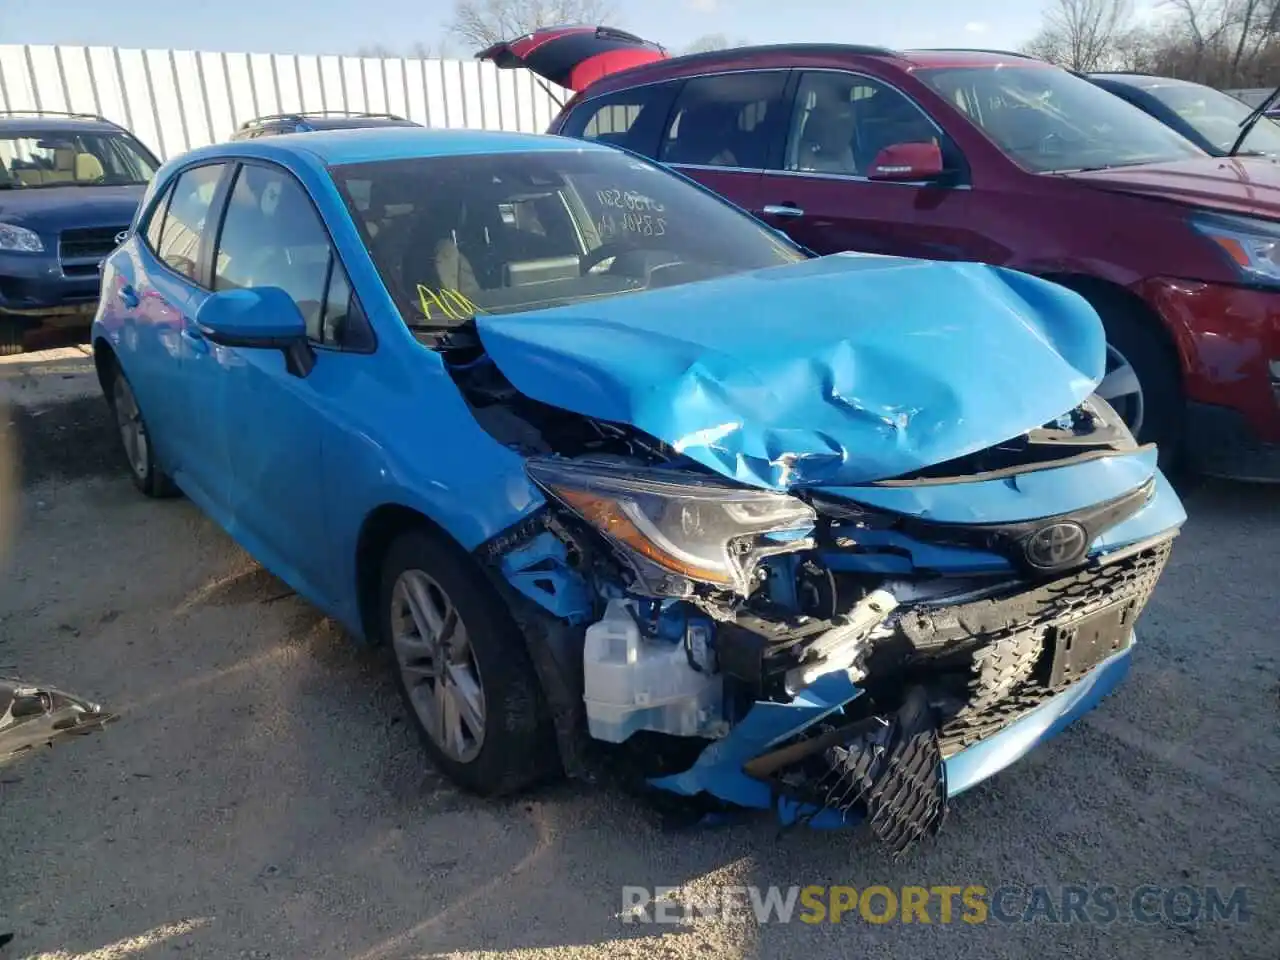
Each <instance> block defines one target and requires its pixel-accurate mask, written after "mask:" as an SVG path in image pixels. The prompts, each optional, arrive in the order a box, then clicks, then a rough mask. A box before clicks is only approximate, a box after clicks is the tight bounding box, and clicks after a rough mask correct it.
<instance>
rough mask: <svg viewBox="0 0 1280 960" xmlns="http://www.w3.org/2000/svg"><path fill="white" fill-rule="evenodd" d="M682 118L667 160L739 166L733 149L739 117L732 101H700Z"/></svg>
mask: <svg viewBox="0 0 1280 960" xmlns="http://www.w3.org/2000/svg"><path fill="white" fill-rule="evenodd" d="M679 122H680V126H679V135H678V136H677V137H676V139H675V140H672V141H669V142H668V145H667V150H666V153H665V154H664V155H663V157H662V160H663V162H664V163H688V164H698V165H703V166H716V167H720V166H724V167H734V166H737V164H738V161H737V157H736V155H735V153H734V149H733V148H734V140H735V139H736V135H737V118H736V117H735V115H734V108H733V106H732V105H730V104H723V103H703V104H698V105H697V106H693V107H690V108H689V109H687V110H685V112H684V113H683V114H682V115H681V116H680V120H679Z"/></svg>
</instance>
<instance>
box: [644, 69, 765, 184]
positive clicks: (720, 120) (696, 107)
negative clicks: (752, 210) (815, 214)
mask: <svg viewBox="0 0 1280 960" xmlns="http://www.w3.org/2000/svg"><path fill="white" fill-rule="evenodd" d="M786 85H787V73H786V71H785V70H768V71H750V72H746V73H728V74H722V75H720V76H714V77H698V78H696V79H693V80H690V81H688V82H687V83H686V84H685V85H684V88H683V89H682V90H681V91H680V96H679V98H678V99H677V100H676V104H675V108H674V111H673V113H672V115H671V121H670V123H668V125H667V130H666V136H664V137H663V140H662V148H661V151H660V152H659V154H658V158H659V159H660V160H661V161H662V162H663V163H677V164H687V165H690V166H704V167H742V168H746V169H749V170H759V169H762V168H764V167H765V166H767V165H768V162H769V147H770V145H771V144H772V143H773V142H774V141H775V140H776V139H779V138H780V137H781V133H780V132H779V130H780V128H781V126H782V125H783V124H784V123H785V120H784V118H783V117H782V114H783V112H784V109H783V102H784V100H783V91H784V90H785V88H786Z"/></svg>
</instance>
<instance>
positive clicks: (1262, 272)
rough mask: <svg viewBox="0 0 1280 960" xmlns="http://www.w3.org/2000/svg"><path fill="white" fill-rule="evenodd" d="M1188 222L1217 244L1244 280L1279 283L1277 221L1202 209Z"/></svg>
mask: <svg viewBox="0 0 1280 960" xmlns="http://www.w3.org/2000/svg"><path fill="white" fill-rule="evenodd" d="M1191 225H1192V226H1193V227H1195V229H1196V230H1198V231H1199V232H1200V233H1202V234H1203V235H1204V236H1206V237H1208V238H1209V239H1210V240H1212V241H1213V242H1214V243H1216V244H1217V245H1218V246H1219V247H1221V248H1222V251H1223V252H1224V253H1225V254H1226V255H1227V256H1228V257H1230V258H1231V262H1232V263H1234V264H1235V266H1236V268H1237V269H1238V270H1239V271H1240V273H1241V275H1242V276H1243V277H1244V279H1246V280H1247V281H1249V282H1251V283H1266V284H1280V223H1271V222H1269V221H1267V220H1255V219H1253V218H1252V217H1233V216H1228V215H1226V214H1218V213H1204V214H1198V215H1196V216H1194V217H1192V219H1191Z"/></svg>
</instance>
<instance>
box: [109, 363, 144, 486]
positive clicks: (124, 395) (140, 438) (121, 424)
mask: <svg viewBox="0 0 1280 960" xmlns="http://www.w3.org/2000/svg"><path fill="white" fill-rule="evenodd" d="M112 397H113V405H114V406H115V411H116V426H117V427H118V428H119V430H120V440H121V442H122V443H123V444H124V452H125V456H126V457H127V458H128V460H129V469H131V470H132V471H133V472H134V475H135V476H137V477H138V479H139V480H145V479H146V477H147V470H148V466H147V463H148V440H147V425H146V424H145V423H143V422H142V411H140V410H139V409H138V401H137V400H136V399H135V398H134V396H133V390H132V389H131V388H130V387H129V381H127V380H126V379H125V378H124V377H123V376H117V377H116V380H115V386H114V388H113V390H112Z"/></svg>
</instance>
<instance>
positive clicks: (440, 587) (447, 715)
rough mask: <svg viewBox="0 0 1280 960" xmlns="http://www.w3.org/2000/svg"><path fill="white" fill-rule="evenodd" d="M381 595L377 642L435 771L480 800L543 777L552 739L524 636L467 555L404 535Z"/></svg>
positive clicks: (431, 538) (388, 564)
mask: <svg viewBox="0 0 1280 960" xmlns="http://www.w3.org/2000/svg"><path fill="white" fill-rule="evenodd" d="M381 597H382V602H381V614H380V616H381V620H380V625H379V626H380V632H381V639H382V640H383V641H384V642H385V643H387V644H388V645H389V646H390V647H391V649H392V652H393V654H394V656H395V665H396V678H397V680H398V682H399V687H400V692H401V695H402V697H403V699H404V701H405V704H406V706H407V707H408V709H409V711H410V714H411V716H412V717H413V719H414V722H415V725H416V726H417V728H418V732H419V734H420V736H421V738H422V741H423V744H424V746H425V747H426V749H427V752H428V753H429V754H430V755H431V757H432V759H433V760H434V761H435V763H436V766H437V767H439V769H440V770H441V771H442V772H443V773H444V774H445V775H447V776H448V777H449V778H450V779H452V780H453V781H454V782H455V783H457V784H458V785H459V786H461V787H464V788H465V789H467V790H470V791H472V792H474V793H478V794H481V795H485V796H499V795H502V794H507V793H511V792H513V791H516V790H519V789H521V788H523V787H526V786H529V785H530V784H532V783H534V782H535V781H537V780H540V779H542V778H543V777H545V776H547V775H548V774H550V773H551V772H552V771H553V769H554V767H555V762H556V751H555V736H554V732H553V730H552V726H551V721H550V716H549V714H548V711H547V708H546V705H545V703H544V700H543V697H542V693H541V687H540V685H539V682H538V677H537V674H536V672H535V671H534V669H533V664H532V662H531V661H530V659H529V654H528V651H527V650H526V649H525V646H524V638H523V637H522V636H521V634H520V630H519V628H518V627H517V626H516V624H515V621H514V620H512V618H511V616H510V614H509V613H508V612H507V609H506V605H505V604H504V603H503V601H502V599H501V598H500V597H499V596H497V595H496V594H495V592H494V590H493V588H492V587H491V586H490V585H489V584H488V583H487V582H486V581H485V580H484V578H483V576H481V574H480V573H479V571H477V570H475V568H474V567H473V566H472V561H471V560H470V558H469V557H467V556H465V555H464V554H463V553H462V552H461V551H460V550H458V549H457V548H456V547H455V546H454V545H453V544H452V543H451V542H449V541H447V540H446V539H445V538H444V537H443V536H440V535H435V534H432V533H429V532H428V531H426V530H411V531H409V532H407V533H404V534H402V535H401V536H400V537H399V538H398V539H396V540H395V542H394V543H392V545H391V547H390V549H389V550H388V551H387V557H386V560H385V562H384V565H383V574H382V590H381Z"/></svg>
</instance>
